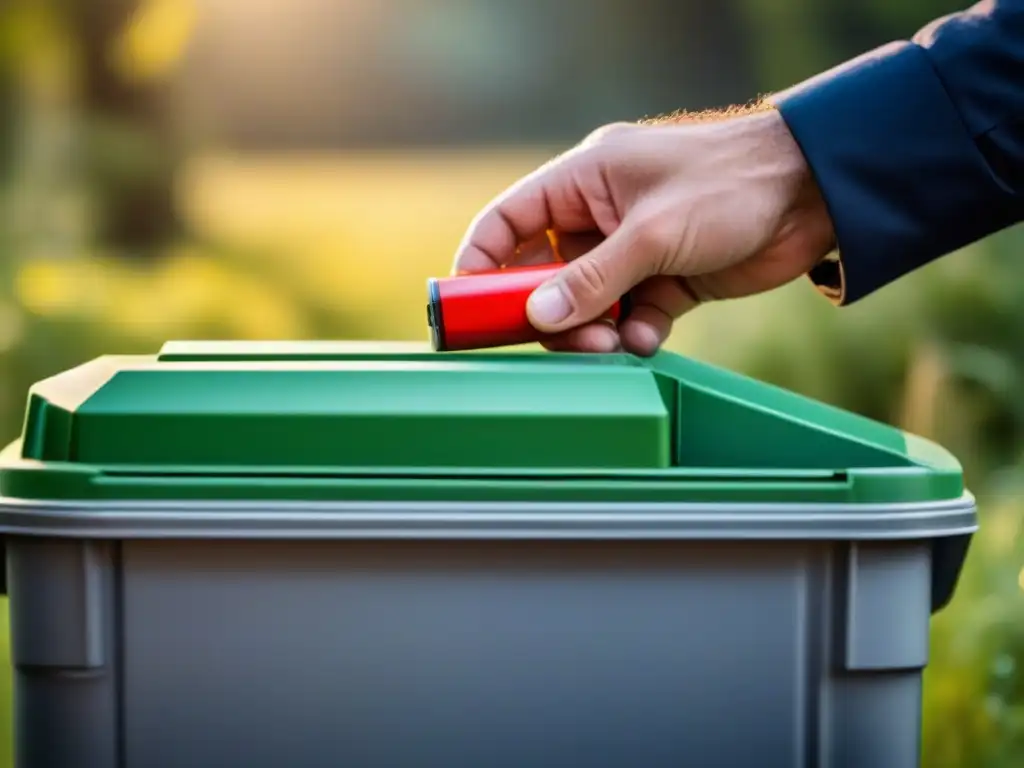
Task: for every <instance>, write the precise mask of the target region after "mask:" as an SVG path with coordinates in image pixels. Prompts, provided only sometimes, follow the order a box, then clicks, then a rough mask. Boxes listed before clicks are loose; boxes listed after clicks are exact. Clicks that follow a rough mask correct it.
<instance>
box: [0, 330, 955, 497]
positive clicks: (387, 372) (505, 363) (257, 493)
mask: <svg viewBox="0 0 1024 768" xmlns="http://www.w3.org/2000/svg"><path fill="white" fill-rule="evenodd" d="M963 494H964V488H963V482H962V473H961V469H960V466H959V464H958V463H957V462H956V460H955V459H954V458H953V457H952V456H951V455H950V454H949V453H947V452H946V451H945V450H943V449H942V448H940V447H939V446H937V445H935V444H933V443H930V442H928V441H926V440H923V439H921V438H919V437H915V436H912V435H908V434H905V433H903V432H901V431H900V430H897V429H894V428H892V427H889V426H886V425H884V424H880V423H877V422H874V421H871V420H868V419H865V418H863V417H861V416H858V415H856V414H853V413H849V412H846V411H842V410H839V409H836V408H833V407H831V406H828V405H826V404H823V403H820V402H817V401H814V400H811V399H808V398H806V397H802V396H800V395H797V394H795V393H793V392H789V391H786V390H783V389H780V388H778V387H774V386H770V385H767V384H764V383H762V382H759V381H756V380H754V379H751V378H748V377H745V376H742V375H739V374H736V373H732V372H729V371H726V370H723V369H720V368H717V367H714V366H711V365H708V364H705V363H702V362H699V361H697V360H694V359H690V358H687V357H684V356H681V355H677V354H674V353H671V352H665V351H663V352H660V353H658V354H657V355H655V356H654V357H652V358H638V357H634V356H631V355H625V354H612V355H579V354H555V353H547V352H541V353H535V352H522V353H520V352H510V353H480V352H475V353H449V354H439V353H435V352H432V351H430V350H429V348H428V347H426V346H421V345H410V344H375V343H374V344H366V343H327V342H310V343H228V342H176V343H169V344H167V345H165V346H164V348H163V349H162V350H161V352H160V353H159V354H158V355H155V356H131V357H103V358H99V359H97V360H94V361H92V362H90V363H87V364H85V365H82V366H80V367H78V368H75V369H72V370H69V371H67V372H65V373H62V374H59V375H57V376H54V377H52V378H50V379H46V380H44V381H41V382H39V383H38V384H36V385H35V386H34V387H33V388H32V390H31V392H30V395H29V401H28V408H27V414H26V419H25V425H24V431H23V434H22V437H21V439H20V440H19V441H17V442H16V443H14V444H12V445H11V446H9V447H8V448H7V449H6V450H5V451H4V452H3V453H2V454H0V495H2V496H4V497H6V498H7V499H292V500H302V499H305V500H316V499H319V500H327V499H348V500H351V499H363V500H401V499H417V500H461V501H472V500H477V501H488V500H505V501H515V500H538V499H543V500H553V501H602V502H615V501H631V502H644V501H652V502H655V501H675V502H680V501H681V502H686V501H699V502H730V503H743V502H752V501H755V502H786V503H790V502H794V503H795V502H829V503H889V504H892V503H905V502H927V501H941V500H952V499H959V498H960V497H961V496H962V495H963Z"/></svg>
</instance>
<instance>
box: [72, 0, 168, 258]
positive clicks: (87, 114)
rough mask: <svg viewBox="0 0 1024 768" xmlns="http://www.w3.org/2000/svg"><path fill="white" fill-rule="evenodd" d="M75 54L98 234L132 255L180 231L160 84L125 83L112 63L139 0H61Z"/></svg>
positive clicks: (165, 107) (164, 92) (87, 169)
mask: <svg viewBox="0 0 1024 768" xmlns="http://www.w3.org/2000/svg"><path fill="white" fill-rule="evenodd" d="M66 2H67V5H68V8H69V11H70V12H69V16H68V18H69V20H70V21H71V22H72V25H73V29H74V31H75V34H76V38H77V41H78V43H79V45H80V46H81V49H80V55H81V59H80V67H81V68H80V71H79V73H78V75H79V78H80V82H79V86H80V99H81V101H80V108H81V110H82V119H83V121H84V124H85V126H86V131H85V152H84V163H85V166H84V169H83V170H84V172H85V173H86V174H87V178H88V182H89V185H90V192H91V193H92V194H94V195H96V196H97V201H98V220H97V232H96V235H97V237H98V239H99V240H100V242H101V243H102V244H103V245H104V246H106V247H110V248H112V249H114V250H115V251H118V252H122V253H126V254H131V255H137V254H145V253H151V252H152V251H153V250H154V248H155V247H157V246H159V245H160V244H162V243H165V242H167V241H168V240H170V239H172V238H174V237H175V236H177V235H178V234H179V233H180V226H179V221H178V217H177V215H176V211H175V206H174V195H173V185H174V176H175V170H176V165H177V160H178V157H177V154H176V152H175V149H176V148H175V145H174V141H173V131H172V125H171V121H170V119H169V113H168V106H169V105H168V99H167V88H166V85H165V84H164V83H162V82H160V81H155V82H154V81H143V82H138V83H136V82H130V81H129V80H128V79H127V78H125V77H124V76H123V74H122V73H121V72H119V71H118V70H117V68H116V66H115V65H114V58H113V52H114V50H115V46H116V43H117V40H118V36H119V35H120V34H121V32H122V31H123V30H124V29H125V27H126V25H127V23H128V21H129V20H130V19H131V15H132V13H133V11H135V9H136V7H137V5H138V2H137V0H66Z"/></svg>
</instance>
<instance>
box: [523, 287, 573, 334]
mask: <svg viewBox="0 0 1024 768" xmlns="http://www.w3.org/2000/svg"><path fill="white" fill-rule="evenodd" d="M526 309H527V311H528V312H529V314H530V318H531V319H532V320H533V321H534V322H538V323H543V324H544V325H555V324H557V323H560V322H562V321H563V320H565V318H567V317H568V316H569V315H570V313H571V312H572V305H571V304H570V303H569V299H568V298H567V297H566V295H565V292H564V291H563V290H562V289H561V288H560V287H559V286H557V285H542V286H541V287H540V288H538V289H537V290H536V291H534V292H533V293H532V294H531V295H530V298H529V300H528V301H527V304H526Z"/></svg>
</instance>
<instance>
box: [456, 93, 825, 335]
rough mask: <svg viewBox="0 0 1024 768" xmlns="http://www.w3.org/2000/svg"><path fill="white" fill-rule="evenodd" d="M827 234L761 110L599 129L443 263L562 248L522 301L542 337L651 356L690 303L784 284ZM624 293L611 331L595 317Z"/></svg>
mask: <svg viewBox="0 0 1024 768" xmlns="http://www.w3.org/2000/svg"><path fill="white" fill-rule="evenodd" d="M552 241H554V243H555V244H557V253H556V249H555V248H554V247H553V244H552ZM834 244H835V234H834V232H833V228H832V222H831V218H830V217H829V214H828V211H827V209H826V207H825V203H824V201H823V200H822V198H821V195H820V193H819V191H818V189H817V187H816V185H815V183H814V181H813V178H812V177H811V174H810V171H809V170H808V168H807V164H806V162H805V160H804V158H803V155H802V154H801V152H800V149H799V147H798V146H797V144H796V142H795V141H794V139H793V137H792V136H791V135H790V133H789V130H788V129H787V128H786V125H785V123H784V122H783V120H782V118H781V116H779V114H778V113H777V112H776V111H774V110H767V111H757V112H753V113H750V114H746V115H742V116H740V117H724V118H723V119H721V120H714V121H695V122H688V123H672V124H654V125H632V124H614V125H611V126H606V127H605V128H602V129H600V130H598V131H597V132H595V133H594V134H592V135H591V136H589V137H588V138H587V139H586V140H585V141H584V142H583V143H581V144H580V145H579V146H577V147H575V148H574V149H572V150H570V151H568V152H566V153H565V154H563V155H561V156H559V157H557V158H555V159H554V160H552V161H551V162H549V163H547V164H546V165H544V166H542V167H541V168H540V169H538V170H537V171H535V172H533V173H532V174H530V175H528V176H526V177H525V178H523V179H522V180H520V181H519V182H518V183H516V184H515V185H513V186H512V187H511V188H510V189H508V190H507V191H506V192H504V193H503V194H502V195H500V196H499V197H498V198H497V199H495V200H494V201H493V202H492V203H490V205H488V206H487V208H485V209H484V210H483V212H481V213H480V215H479V216H477V218H476V219H475V220H474V222H473V224H472V225H471V227H470V229H469V231H468V233H467V234H466V236H465V238H464V240H463V242H462V244H461V246H460V247H459V251H458V254H457V256H456V258H455V265H454V268H453V271H454V272H456V273H459V272H477V271H481V270H486V269H495V268H497V267H499V266H502V265H516V266H518V265H525V264H531V263H538V262H545V261H551V260H553V259H555V258H558V257H559V256H560V257H561V258H563V259H565V260H566V261H571V263H570V264H569V265H568V266H567V267H566V268H565V269H564V270H562V271H561V272H559V273H558V275H557V276H556V277H554V278H552V279H551V280H549V281H548V282H547V283H545V284H544V285H542V286H540V287H539V288H538V289H537V290H536V291H534V293H533V294H532V295H531V297H530V300H529V303H528V305H527V311H528V314H529V317H530V322H531V323H532V324H533V325H534V326H535V327H536V328H537V329H539V330H541V331H544V332H546V333H551V334H556V335H554V336H552V337H551V338H550V339H548V340H546V341H545V346H546V347H547V348H548V349H552V350H577V351H590V352H611V351H614V350H616V349H619V348H620V347H622V348H625V349H626V350H628V351H630V352H633V353H635V354H639V355H651V354H653V353H654V352H655V351H657V349H658V347H659V346H660V345H661V344H662V343H663V342H664V341H665V339H666V338H667V337H668V335H669V333H670V331H671V329H672V323H673V321H674V320H675V319H677V318H679V317H681V316H682V315H683V314H684V313H686V312H689V311H690V310H691V309H693V308H694V307H696V306H697V305H698V304H700V303H702V302H706V301H712V300H718V299H732V298H738V297H741V296H748V295H750V294H755V293H760V292H762V291H767V290H769V289H772V288H775V287H777V286H781V285H783V284H785V283H788V282H790V281H792V280H794V279H795V278H797V277H800V276H801V275H804V274H806V273H807V272H808V271H810V269H811V268H813V267H814V266H815V264H817V263H818V262H819V261H820V260H821V259H822V258H824V257H825V256H826V255H828V253H829V252H830V251H831V250H832V249H833V247H834ZM629 291H632V299H633V311H632V313H631V314H630V315H629V317H628V318H627V319H626V320H625V321H624V322H623V323H622V324H621V325H620V326H619V328H618V329H617V330H616V329H615V328H614V327H612V326H610V325H609V324H607V323H604V322H600V321H597V322H595V319H597V318H600V317H601V316H602V315H603V314H604V313H605V312H607V310H608V309H609V308H610V307H611V306H612V305H613V304H614V303H615V301H616V300H618V299H619V298H620V297H621V296H622V295H623V294H625V293H627V292H629Z"/></svg>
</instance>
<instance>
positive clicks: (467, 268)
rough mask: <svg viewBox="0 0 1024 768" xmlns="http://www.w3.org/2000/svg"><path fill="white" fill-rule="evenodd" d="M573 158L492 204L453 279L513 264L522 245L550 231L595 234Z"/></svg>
mask: <svg viewBox="0 0 1024 768" xmlns="http://www.w3.org/2000/svg"><path fill="white" fill-rule="evenodd" d="M570 157H571V155H563V156H561V157H559V158H557V159H555V160H553V161H551V162H549V163H547V164H545V165H543V166H541V167H540V168H538V169H537V170H536V171H534V172H533V173H531V174H529V175H528V176H525V177H524V178H522V179H520V180H519V181H518V182H516V183H515V184H513V185H512V186H511V187H509V188H508V189H507V190H505V191H504V192H503V193H502V194H500V195H499V196H498V197H496V198H495V199H494V200H492V201H491V202H490V203H488V205H487V206H486V207H485V208H484V209H483V210H482V211H481V212H480V213H479V214H478V215H477V216H476V218H474V219H473V222H472V223H471V224H470V226H469V229H468V231H467V232H466V234H465V236H464V237H463V239H462V242H461V243H460V244H459V248H458V251H456V254H455V263H454V264H453V266H452V273H453V274H459V273H462V272H481V271H485V270H489V269H497V268H498V267H501V266H504V265H506V264H509V263H511V262H512V261H513V260H514V259H515V256H516V250H517V249H518V248H519V247H520V246H521V245H523V244H524V243H527V242H529V241H531V240H533V239H534V238H536V237H538V236H540V235H541V234H543V233H544V232H546V231H547V230H549V229H560V230H564V231H582V230H585V229H589V228H591V227H592V226H593V222H592V221H591V220H590V213H589V210H588V209H587V206H586V203H585V202H584V201H583V200H582V196H581V195H580V194H579V193H578V192H577V191H576V190H575V189H574V187H573V174H572V172H571V169H570V168H569V167H568V165H569V162H570Z"/></svg>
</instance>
